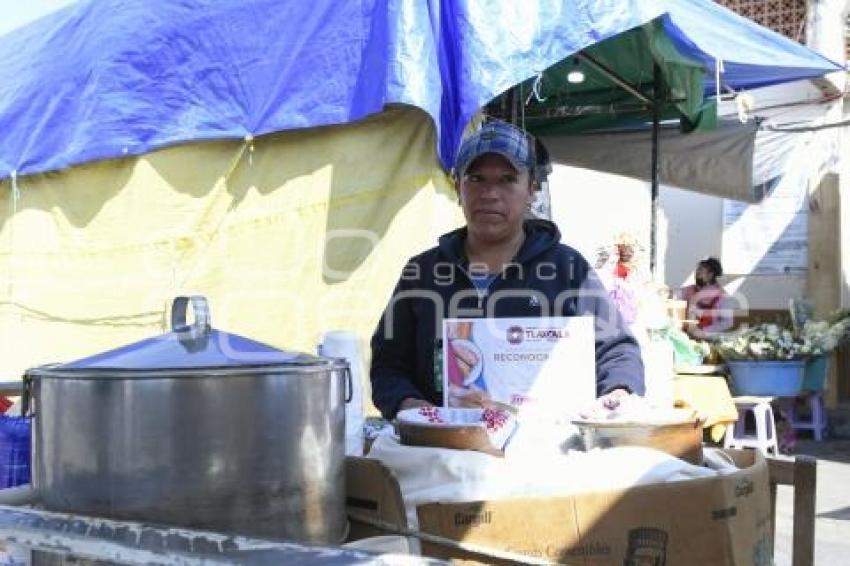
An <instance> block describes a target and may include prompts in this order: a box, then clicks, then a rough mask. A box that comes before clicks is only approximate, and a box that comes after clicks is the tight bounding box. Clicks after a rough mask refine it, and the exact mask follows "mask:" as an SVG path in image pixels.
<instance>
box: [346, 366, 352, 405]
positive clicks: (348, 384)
mask: <svg viewBox="0 0 850 566" xmlns="http://www.w3.org/2000/svg"><path fill="white" fill-rule="evenodd" d="M344 371H345V402H346V403H351V400H352V399H354V378H353V377H352V376H351V367H350V366H348V365H346V366H345V370H344Z"/></svg>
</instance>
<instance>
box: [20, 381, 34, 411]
mask: <svg viewBox="0 0 850 566" xmlns="http://www.w3.org/2000/svg"><path fill="white" fill-rule="evenodd" d="M21 381H22V382H23V390H22V391H21V416H22V417H26V416H28V415H29V412H30V402H31V401H32V376H31V375H30V374H29V372H27V373H25V374H24V377H23V379H22V380H21Z"/></svg>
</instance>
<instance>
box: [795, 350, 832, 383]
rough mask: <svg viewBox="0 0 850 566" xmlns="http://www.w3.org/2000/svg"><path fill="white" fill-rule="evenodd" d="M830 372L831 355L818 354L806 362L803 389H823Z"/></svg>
mask: <svg viewBox="0 0 850 566" xmlns="http://www.w3.org/2000/svg"><path fill="white" fill-rule="evenodd" d="M828 372H829V357H828V356H817V357H816V358H811V359H810V360H809V361H807V362H806V371H805V373H804V374H803V386H802V387H801V389H802V390H803V391H823V388H824V385H825V384H826V376H827V373H828Z"/></svg>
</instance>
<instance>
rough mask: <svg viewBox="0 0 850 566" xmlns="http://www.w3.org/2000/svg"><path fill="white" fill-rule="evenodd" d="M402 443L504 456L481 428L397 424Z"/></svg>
mask: <svg viewBox="0 0 850 566" xmlns="http://www.w3.org/2000/svg"><path fill="white" fill-rule="evenodd" d="M396 427H397V430H398V435H399V438H400V439H401V443H402V444H404V445H407V446H430V447H432V448H451V449H453V450H476V451H478V452H484V453H485V454H490V455H491V456H504V455H505V453H504V451H502V450H498V449H497V448H495V447H494V446H493V444H492V443H491V442H490V437H489V436H487V431H485V430H484V428H483V427H481V426H439V427H432V426H418V425H415V424H411V423H405V422H398V423H396Z"/></svg>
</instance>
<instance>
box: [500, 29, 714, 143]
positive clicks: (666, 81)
mask: <svg viewBox="0 0 850 566" xmlns="http://www.w3.org/2000/svg"><path fill="white" fill-rule="evenodd" d="M656 68H657V69H658V71H659V74H660V78H659V79H660V80H659V84H660V89H659V92H655V86H654V85H655V81H656V75H655V70H656ZM576 71H579V72H580V73H581V75H583V77H584V79H583V81H582V82H570V80H569V79H568V77H569V76H570V73H575V72H576ZM705 73H706V69H705V66H704V65H703V64H702V63H701V62H700V61H698V60H696V59H692V58H689V57H686V56H684V55H682V54H680V53H679V51H677V50H676V48H675V47H674V45H673V43H672V41H671V40H670V38H669V37H668V35H667V34H666V32H665V30H664V25H663V23H662V20H661V18H659V19H656V20H653V21H651V22H649V23H647V24H645V25H643V26H640V27H637V28H634V29H632V30H629V31H627V32H624V33H622V34H619V35H617V36H615V37H612V38H610V39H607V40H605V41H602V42H600V43H597V44H595V45H593V46H591V47H589V48H587V49H585V50H584V51H582V52H580V53H578V54H576V55H575V56H574V57H570V58H568V59H565V60H562V61H560V62H559V63H557V64H555V65H553V66H552V67H549V68H548V69H546V70H545V71H543V72H542V73H540V74H539V75H538V76H536V77H533V78H531V79H528V80H527V81H525V82H523V83H521V84H520V85H518V86H517V87H515V88H514V89H512V90H511V91H508V92H506V93H503V94H502V95H501V96H500V97H499V98H497V99H496V100H495V101H494V102H493V103H492V104H490V105H489V107H488V113H490V114H497V115H498V114H502V117H507V116H505V115H504V113H505V111H506V110H507V109H509V108H510V105H511V103H510V102H509V99H510V97H511V96H518V97H519V98H520V99H521V100H519V104H522V105H523V107H522V111H521V112H522V114H523V115H522V119H523V121H524V124H525V127H526V129H528V130H529V131H530V132H532V133H533V134H536V135H556V134H575V133H578V132H586V131H589V130H600V129H609V128H617V127H624V126H629V125H633V124H638V123H641V124H644V123H646V122H647V121H649V120H651V119H652V115H653V107H654V105H655V103H656V102H658V111H659V113H660V119H661V120H670V119H679V120H680V121H681V124H682V128H683V129H684V130H685V131H691V130H693V129H694V128H696V127H699V128H701V129H711V128H713V127H714V125H715V123H716V120H715V117H716V108H715V103H714V99H711V100H710V101H708V102H706V101H705V99H704V95H703V92H704V85H703V79H704V77H705Z"/></svg>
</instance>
